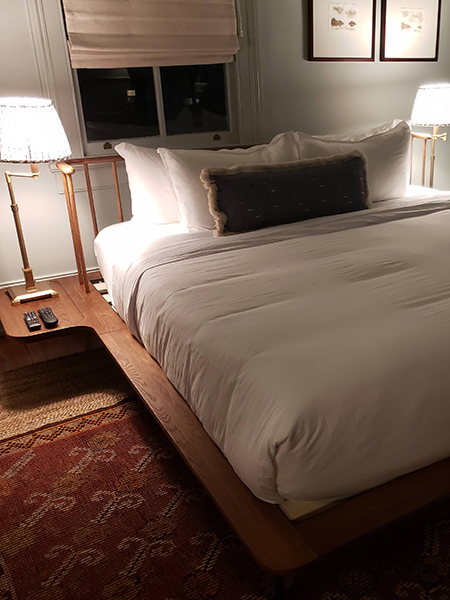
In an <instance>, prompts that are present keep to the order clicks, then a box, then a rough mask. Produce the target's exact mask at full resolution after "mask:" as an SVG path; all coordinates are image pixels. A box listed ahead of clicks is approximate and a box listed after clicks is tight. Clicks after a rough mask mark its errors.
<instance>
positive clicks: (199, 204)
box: [158, 131, 300, 231]
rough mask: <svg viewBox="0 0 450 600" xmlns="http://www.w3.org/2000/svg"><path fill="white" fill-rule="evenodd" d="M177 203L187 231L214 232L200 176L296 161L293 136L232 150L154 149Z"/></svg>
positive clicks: (297, 155) (279, 136) (296, 152)
mask: <svg viewBox="0 0 450 600" xmlns="http://www.w3.org/2000/svg"><path fill="white" fill-rule="evenodd" d="M158 152H159V155H160V156H161V158H162V161H163V163H164V166H165V167H166V170H167V173H168V174H169V176H170V179H171V181H172V185H173V189H174V192H175V194H176V197H177V200H178V209H179V211H180V219H181V221H182V223H183V224H184V225H185V226H186V227H187V229H188V230H189V231H204V230H211V229H214V220H213V218H212V216H211V214H210V212H209V209H208V199H207V194H206V190H205V189H204V187H203V185H202V182H201V181H200V173H201V171H202V170H203V169H204V168H206V167H231V166H233V165H236V164H259V163H280V162H288V161H295V160H298V159H299V158H300V157H299V154H298V146H297V143H296V139H295V136H294V133H293V132H292V131H289V132H287V133H281V134H279V135H277V136H275V137H274V138H273V140H272V141H271V142H270V143H269V144H263V145H259V146H252V147H251V148H247V149H243V148H236V149H232V150H228V149H225V150H168V149H167V148H158Z"/></svg>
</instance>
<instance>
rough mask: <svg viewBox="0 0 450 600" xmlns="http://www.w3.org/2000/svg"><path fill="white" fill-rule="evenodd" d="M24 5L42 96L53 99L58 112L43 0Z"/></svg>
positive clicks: (30, 0)
mask: <svg viewBox="0 0 450 600" xmlns="http://www.w3.org/2000/svg"><path fill="white" fill-rule="evenodd" d="M26 6H27V12H28V20H29V23H30V29H31V38H32V40H33V47H34V55H35V59H36V70H37V72H38V76H39V82H40V84H41V91H42V96H43V97H44V98H50V99H51V100H53V103H54V104H55V107H56V109H57V110H58V112H59V109H60V106H59V101H58V89H57V86H56V77H55V69H54V67H53V61H52V55H51V52H50V42H49V39H48V32H47V26H46V22H45V13H44V4H43V0H26Z"/></svg>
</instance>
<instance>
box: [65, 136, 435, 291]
mask: <svg viewBox="0 0 450 600" xmlns="http://www.w3.org/2000/svg"><path fill="white" fill-rule="evenodd" d="M431 137H432V136H431V134H421V133H415V132H412V134H411V165H410V182H411V180H412V171H413V149H414V140H415V139H420V140H422V142H423V157H422V178H421V185H425V170H426V156H427V142H428V140H430V139H431ZM240 147H241V148H246V147H248V146H240ZM209 149H211V148H209ZM215 149H217V148H215ZM118 162H124V159H123V158H122V157H121V156H119V155H118V154H115V155H114V156H96V157H85V158H73V159H70V160H66V161H65V162H59V163H57V167H58V168H59V170H60V171H61V174H62V178H63V185H64V194H65V196H66V203H67V212H68V213H69V222H70V229H71V231H72V240H73V247H74V252H75V259H76V263H77V271H78V278H79V281H80V285H84V287H85V289H86V292H90V291H91V287H90V285H89V280H88V277H87V272H86V261H85V257H84V250H83V244H82V241H81V233H80V225H79V220H78V213H77V207H76V202H75V192H74V186H73V180H72V176H73V174H74V173H75V168H76V167H83V171H84V178H85V183H86V190H87V194H88V198H89V207H90V212H91V219H92V227H93V230H94V235H97V234H98V231H99V229H98V220H97V213H96V209H95V202H94V194H93V191H92V184H91V177H90V173H89V167H90V166H93V165H99V164H107V163H109V164H110V165H111V169H112V176H113V180H114V188H115V192H116V205H117V213H118V222H119V223H122V222H123V206H122V199H121V196H120V190H119V180H118V177H117V163H118Z"/></svg>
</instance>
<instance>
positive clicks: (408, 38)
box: [380, 0, 442, 62]
mask: <svg viewBox="0 0 450 600" xmlns="http://www.w3.org/2000/svg"><path fill="white" fill-rule="evenodd" d="M441 3H442V0H408V2H405V0H382V3H381V48H380V60H382V61H396V62H412V61H415V62H423V61H437V60H438V55H439V33H440V23H441Z"/></svg>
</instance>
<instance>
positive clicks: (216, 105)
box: [26, 0, 261, 156]
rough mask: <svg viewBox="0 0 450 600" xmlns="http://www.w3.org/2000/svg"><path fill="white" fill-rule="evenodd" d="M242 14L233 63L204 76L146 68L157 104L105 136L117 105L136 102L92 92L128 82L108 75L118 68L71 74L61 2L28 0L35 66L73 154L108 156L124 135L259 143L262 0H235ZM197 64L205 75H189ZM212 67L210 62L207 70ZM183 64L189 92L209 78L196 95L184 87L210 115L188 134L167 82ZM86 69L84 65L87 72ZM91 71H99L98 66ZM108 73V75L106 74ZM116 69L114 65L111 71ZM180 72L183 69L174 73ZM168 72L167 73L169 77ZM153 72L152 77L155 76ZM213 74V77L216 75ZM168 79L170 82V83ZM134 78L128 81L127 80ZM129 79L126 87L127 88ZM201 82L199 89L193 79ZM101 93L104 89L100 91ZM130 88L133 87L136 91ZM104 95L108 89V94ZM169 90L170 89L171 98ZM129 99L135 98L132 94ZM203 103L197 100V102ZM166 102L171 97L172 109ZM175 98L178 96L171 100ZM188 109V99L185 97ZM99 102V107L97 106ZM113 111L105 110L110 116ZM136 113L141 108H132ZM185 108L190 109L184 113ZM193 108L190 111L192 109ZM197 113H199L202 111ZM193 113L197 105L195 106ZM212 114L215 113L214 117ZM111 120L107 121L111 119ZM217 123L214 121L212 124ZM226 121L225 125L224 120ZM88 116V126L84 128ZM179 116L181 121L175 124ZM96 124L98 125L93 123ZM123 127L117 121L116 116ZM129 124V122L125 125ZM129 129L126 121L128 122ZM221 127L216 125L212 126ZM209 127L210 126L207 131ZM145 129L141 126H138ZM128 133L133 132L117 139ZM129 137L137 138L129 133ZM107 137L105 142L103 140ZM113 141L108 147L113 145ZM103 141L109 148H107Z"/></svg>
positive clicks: (195, 142) (152, 140)
mask: <svg viewBox="0 0 450 600" xmlns="http://www.w3.org/2000/svg"><path fill="white" fill-rule="evenodd" d="M238 3H239V4H240V7H241V9H240V12H241V18H242V19H241V25H242V32H243V36H242V37H240V38H239V46H240V50H239V53H238V55H237V56H236V61H235V62H234V63H227V64H226V65H211V66H210V67H211V69H212V70H213V71H215V73H214V74H213V75H208V74H207V73H206V74H205V71H204V70H203V69H204V67H196V66H194V67H160V68H157V67H155V68H149V69H148V71H147V76H148V77H150V80H147V82H146V84H145V85H147V89H148V88H149V87H150V89H151V87H152V86H153V89H154V102H155V105H151V103H152V102H153V101H149V100H148V99H147V108H146V111H147V112H146V115H145V117H144V118H143V119H141V121H139V119H138V118H137V116H136V115H135V116H134V118H135V120H134V121H133V122H132V123H131V124H132V126H133V130H134V131H133V132H132V134H130V133H129V131H125V132H124V131H123V130H122V132H121V133H118V132H117V131H116V132H114V131H111V130H109V131H108V132H107V134H105V131H104V130H105V129H106V124H107V123H111V122H113V123H115V121H114V120H111V119H110V117H111V116H112V113H114V111H115V110H119V112H120V111H122V112H125V109H124V107H125V106H126V108H127V110H128V111H130V109H131V108H132V107H133V102H132V101H130V102H129V103H128V97H129V96H128V95H127V94H125V95H124V96H122V97H121V99H122V101H123V105H122V106H121V105H120V103H119V104H118V105H115V104H114V103H115V102H116V100H113V99H112V98H106V100H105V102H104V103H103V105H102V106H100V108H99V107H98V103H97V102H96V100H95V98H93V96H95V95H97V94H102V93H104V94H105V92H106V88H107V86H111V87H114V86H117V87H119V88H120V86H121V85H123V86H124V85H125V83H126V82H127V79H125V78H124V79H122V80H121V79H120V77H119V79H117V80H116V79H114V78H113V77H110V76H111V75H112V74H113V73H112V72H111V71H110V70H109V69H105V70H104V69H99V70H98V71H97V73H98V74H99V73H100V71H103V70H104V71H105V73H104V74H106V75H108V77H110V80H109V81H108V77H103V78H102V77H99V78H98V79H97V81H95V80H94V81H91V82H87V81H86V79H87V76H88V75H89V74H88V73H86V74H85V76H84V77H83V74H81V76H80V73H82V72H81V70H78V71H74V70H73V69H71V68H70V61H69V55H68V49H67V35H66V30H65V26H64V23H65V21H64V14H63V9H62V5H61V0H27V1H26V4H27V8H28V10H29V19H30V28H31V32H32V37H33V44H34V46H35V49H36V56H37V57H38V60H37V67H38V74H39V79H40V81H41V86H42V94H43V96H45V97H49V98H52V99H53V100H54V102H55V105H56V106H57V109H58V112H59V114H60V116H61V119H62V121H63V124H64V128H65V130H66V132H67V134H68V136H69V139H70V143H71V146H72V150H73V152H74V156H81V155H83V154H84V155H86V156H99V155H102V154H103V155H106V154H111V147H112V146H114V144H115V143H117V141H118V140H119V139H125V140H127V139H129V140H131V141H133V143H135V144H140V145H145V146H150V147H158V146H162V145H164V146H166V147H169V148H170V147H172V148H174V147H185V148H189V147H190V148H195V147H197V148H200V147H203V148H207V147H214V146H217V147H220V146H226V145H233V144H238V143H240V144H252V143H256V142H258V141H260V140H261V112H260V98H259V95H260V93H259V70H258V40H257V35H258V33H257V16H256V10H257V7H256V5H257V0H238ZM197 68H199V69H200V72H199V73H198V75H197V73H195V75H190V74H189V73H192V72H195V70H196V69H197ZM207 68H209V67H207ZM178 69H181V70H186V73H187V75H186V78H185V80H184V81H183V85H184V87H185V89H188V87H189V85H190V86H191V90H192V87H193V89H194V92H196V90H195V87H197V92H198V91H199V90H200V89H201V88H204V87H205V86H202V85H198V84H202V83H208V87H207V93H204V94H202V95H201V97H196V96H194V95H193V94H191V95H188V94H187V92H186V93H184V92H180V95H182V97H183V98H187V99H189V98H192V102H193V104H192V105H191V106H193V105H194V104H195V105H197V108H198V107H201V109H202V111H204V113H205V114H206V117H207V118H205V119H203V121H202V120H199V119H198V118H196V119H193V120H191V121H190V127H191V131H192V130H193V131H192V132H191V133H187V130H188V128H187V125H186V124H185V129H184V132H182V131H183V130H182V129H179V131H180V133H175V130H174V129H173V127H172V125H173V123H172V121H174V118H173V116H172V111H174V110H175V108H174V107H172V106H169V101H168V95H169V92H168V91H167V90H168V89H169V87H170V78H174V77H178V73H179V71H178ZM84 71H85V72H86V71H87V69H85V70H84ZM89 71H92V73H91V76H94V72H95V70H92V69H89ZM108 71H109V73H108ZM112 71H115V69H112ZM177 71H178V73H177ZM217 72H219V73H222V74H223V75H222V80H221V82H220V83H219V84H218V86H217V88H216V83H215V82H217V79H218V74H217ZM121 74H122V77H126V78H128V77H129V74H128V72H126V75H125V72H124V71H122V72H121ZM166 74H167V77H166ZM207 76H208V77H209V79H206V77H207ZM152 77H153V81H152V80H151V78H152ZM211 78H215V79H211ZM168 80H169V81H168ZM163 82H165V89H166V96H165V98H164V89H163ZM128 83H129V81H128ZM128 83H127V85H128ZM196 83H197V86H195V84H196ZM82 88H83V95H84V96H85V98H83V101H82V100H81V93H80V92H81V89H82ZM133 89H134V90H136V88H135V87H129V88H128V87H127V92H128V90H133ZM217 89H219V90H222V96H221V100H218V97H217V94H218V92H217ZM102 90H103V91H102ZM131 93H132V92H131ZM105 95H106V94H105ZM171 95H172V92H171V93H170V96H171ZM131 98H132V96H131ZM197 100H198V101H197ZM164 101H166V103H167V106H166V105H165V103H164ZM174 102H175V100H174ZM186 102H187V106H189V102H190V101H189V100H186ZM96 104H97V108H96ZM133 110H135V107H134V109H133ZM96 111H100V112H103V113H104V114H103V115H99V114H96ZM108 112H109V114H106V113H108ZM135 112H136V111H135ZM184 112H186V111H184ZM190 112H191V111H190ZM197 112H198V110H197ZM192 113H194V114H195V110H192ZM210 113H212V115H213V116H211V114H210ZM108 119H109V120H108ZM213 120H214V123H216V122H217V124H214V125H213V124H212V121H213ZM224 120H226V126H225V125H223V123H224ZM86 121H88V123H89V127H88V130H86ZM179 122H180V120H179V121H178V123H179ZM95 123H96V125H94V124H95ZM119 124H120V120H119ZM121 124H122V125H124V123H123V122H122V123H121ZM125 125H126V126H127V124H126V123H125ZM99 127H101V128H103V131H102V132H101V133H100V132H99V131H97V132H95V131H94V129H95V128H99ZM212 127H217V129H216V130H211V128H212ZM140 128H147V131H148V132H149V133H150V135H147V131H146V135H145V136H143V137H135V135H136V131H137V130H139V129H140ZM206 129H208V130H209V131H206ZM141 133H142V130H141ZM117 135H121V136H122V135H124V136H128V135H130V137H120V138H118V137H115V136H117ZM131 135H132V136H133V137H131ZM100 138H102V139H100ZM108 142H109V143H110V145H109V146H108V145H107V144H108ZM105 146H106V147H105Z"/></svg>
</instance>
